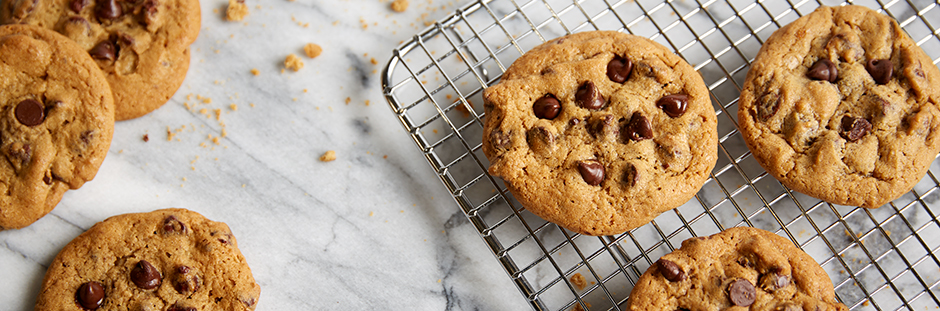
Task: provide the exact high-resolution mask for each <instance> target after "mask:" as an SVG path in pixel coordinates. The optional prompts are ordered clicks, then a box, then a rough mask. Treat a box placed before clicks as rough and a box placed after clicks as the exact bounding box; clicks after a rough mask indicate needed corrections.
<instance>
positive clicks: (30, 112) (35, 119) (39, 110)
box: [13, 99, 46, 126]
mask: <svg viewBox="0 0 940 311" xmlns="http://www.w3.org/2000/svg"><path fill="white" fill-rule="evenodd" d="M13 114H14V115H15V116H16V120H17V121H20V123H21V124H23V125H25V126H36V125H40V124H42V121H43V120H45V119H46V111H45V108H44V107H43V106H42V103H40V102H39V101H36V100H35V99H25V100H23V101H21V102H20V103H19V104H16V109H15V110H14V111H13Z"/></svg>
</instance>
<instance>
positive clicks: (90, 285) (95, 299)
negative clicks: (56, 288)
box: [75, 281, 104, 310]
mask: <svg viewBox="0 0 940 311" xmlns="http://www.w3.org/2000/svg"><path fill="white" fill-rule="evenodd" d="M75 298H76V300H78V304H79V305H81V306H82V308H83V309H85V310H95V309H98V307H100V306H101V303H102V302H104V287H102V286H101V283H98V282H95V281H91V282H86V283H85V284H82V285H81V286H79V287H78V291H77V292H75Z"/></svg>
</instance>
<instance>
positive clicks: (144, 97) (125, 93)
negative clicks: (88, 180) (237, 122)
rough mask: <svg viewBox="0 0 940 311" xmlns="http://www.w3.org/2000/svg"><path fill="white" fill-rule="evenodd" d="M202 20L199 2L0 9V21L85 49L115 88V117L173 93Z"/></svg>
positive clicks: (62, 3)
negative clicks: (51, 32)
mask: <svg viewBox="0 0 940 311" xmlns="http://www.w3.org/2000/svg"><path fill="white" fill-rule="evenodd" d="M200 20H201V15H200V9H199V1H198V0H135V1H123V0H9V1H5V2H3V6H2V7H0V23H3V24H30V25H38V26H41V27H44V28H48V29H52V30H55V31H57V32H59V33H62V34H64V35H65V36H67V37H69V38H70V39H72V40H74V41H75V42H77V43H78V44H79V45H80V46H81V47H82V48H83V49H85V51H88V53H89V54H91V56H92V57H93V58H94V59H95V60H96V62H97V63H98V66H99V67H100V68H101V70H102V71H104V72H105V75H106V76H107V78H108V82H109V83H110V85H111V89H112V90H113V91H114V101H115V105H116V107H117V110H116V112H115V119H116V120H119V121H120V120H127V119H133V118H136V117H140V116H143V115H145V114H147V113H149V112H150V111H153V110H154V109H157V108H159V107H160V106H162V105H163V104H164V103H166V102H167V100H169V99H170V97H171V96H173V94H174V93H176V90H177V89H179V87H180V85H181V84H182V83H183V79H184V78H186V72H187V70H188V69H189V45H190V44H192V43H193V41H195V40H196V36H197V35H198V34H199V25H200Z"/></svg>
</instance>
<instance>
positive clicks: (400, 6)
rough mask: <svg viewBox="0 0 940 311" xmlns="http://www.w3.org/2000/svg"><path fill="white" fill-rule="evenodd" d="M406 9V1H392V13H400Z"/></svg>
mask: <svg viewBox="0 0 940 311" xmlns="http://www.w3.org/2000/svg"><path fill="white" fill-rule="evenodd" d="M407 9H408V0H395V1H392V11H395V12H399V13H401V12H404V11H405V10H407Z"/></svg>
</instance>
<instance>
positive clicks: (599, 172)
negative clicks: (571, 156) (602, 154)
mask: <svg viewBox="0 0 940 311" xmlns="http://www.w3.org/2000/svg"><path fill="white" fill-rule="evenodd" d="M578 172H579V173H581V178H583V179H584V182H586V183H587V184H588V185H591V186H597V185H599V184H600V183H601V182H602V181H604V165H603V164H601V162H598V161H597V160H586V161H578Z"/></svg>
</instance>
